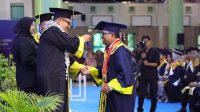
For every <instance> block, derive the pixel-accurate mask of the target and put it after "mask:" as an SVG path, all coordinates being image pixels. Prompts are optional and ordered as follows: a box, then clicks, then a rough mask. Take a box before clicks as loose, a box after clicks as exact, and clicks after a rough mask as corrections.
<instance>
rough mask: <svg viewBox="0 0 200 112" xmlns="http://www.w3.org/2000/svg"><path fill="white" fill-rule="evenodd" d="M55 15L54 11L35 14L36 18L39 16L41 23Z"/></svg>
mask: <svg viewBox="0 0 200 112" xmlns="http://www.w3.org/2000/svg"><path fill="white" fill-rule="evenodd" d="M53 15H54V14H53V13H44V14H40V15H37V16H35V18H39V19H40V23H42V22H43V21H49V20H52V16H53Z"/></svg>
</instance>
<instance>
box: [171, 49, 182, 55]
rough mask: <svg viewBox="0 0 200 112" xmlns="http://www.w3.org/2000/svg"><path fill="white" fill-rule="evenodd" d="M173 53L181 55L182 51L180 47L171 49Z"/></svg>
mask: <svg viewBox="0 0 200 112" xmlns="http://www.w3.org/2000/svg"><path fill="white" fill-rule="evenodd" d="M173 53H175V54H177V55H180V56H181V55H183V52H182V51H181V50H180V49H173Z"/></svg>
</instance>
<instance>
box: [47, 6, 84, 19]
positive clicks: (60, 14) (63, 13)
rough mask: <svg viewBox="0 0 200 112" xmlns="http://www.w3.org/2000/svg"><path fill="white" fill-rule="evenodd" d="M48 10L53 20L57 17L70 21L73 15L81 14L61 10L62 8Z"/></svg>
mask: <svg viewBox="0 0 200 112" xmlns="http://www.w3.org/2000/svg"><path fill="white" fill-rule="evenodd" d="M49 10H50V12H53V13H54V19H55V18H59V17H63V18H68V19H71V17H72V16H74V15H79V14H82V13H80V12H78V11H74V10H69V9H63V8H49Z"/></svg>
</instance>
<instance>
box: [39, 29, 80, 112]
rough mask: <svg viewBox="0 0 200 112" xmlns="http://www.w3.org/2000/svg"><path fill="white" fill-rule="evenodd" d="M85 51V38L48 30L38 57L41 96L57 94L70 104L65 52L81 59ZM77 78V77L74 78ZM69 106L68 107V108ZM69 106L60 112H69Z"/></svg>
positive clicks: (42, 36) (42, 39)
mask: <svg viewBox="0 0 200 112" xmlns="http://www.w3.org/2000/svg"><path fill="white" fill-rule="evenodd" d="M83 49H84V40H83V38H78V37H69V35H68V34H67V33H65V32H62V31H61V30H60V29H59V28H58V27H55V26H52V27H50V28H48V29H47V30H46V31H45V32H44V33H43V34H42V35H41V39H40V43H39V47H38V56H37V84H38V93H39V94H41V95H46V94H47V93H48V94H51V93H56V94H60V95H63V96H64V97H63V101H64V102H65V103H68V99H67V98H68V97H67V90H68V89H67V87H68V86H67V84H68V83H67V80H66V78H67V77H66V65H65V55H64V53H65V51H68V52H70V53H72V54H75V55H76V56H77V57H81V56H82V54H83ZM74 77H76V76H74ZM66 106H67V107H66ZM64 108H65V109H64ZM68 109H69V107H68V105H65V106H64V105H61V109H60V110H59V112H60V111H61V112H62V111H64V110H68Z"/></svg>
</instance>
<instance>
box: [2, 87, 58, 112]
mask: <svg viewBox="0 0 200 112" xmlns="http://www.w3.org/2000/svg"><path fill="white" fill-rule="evenodd" d="M61 103H62V100H61V96H59V95H53V94H51V95H47V96H45V97H43V96H38V95H36V94H29V93H25V92H23V91H19V90H8V91H6V92H0V112H53V111H56V110H57V109H58V107H59V106H60V104H61Z"/></svg>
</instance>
